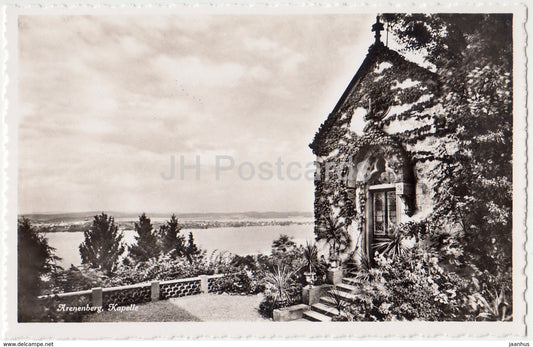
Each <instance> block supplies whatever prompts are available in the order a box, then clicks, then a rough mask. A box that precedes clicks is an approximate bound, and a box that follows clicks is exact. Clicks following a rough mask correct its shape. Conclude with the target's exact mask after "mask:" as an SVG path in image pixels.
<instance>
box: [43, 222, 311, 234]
mask: <svg viewBox="0 0 533 347" xmlns="http://www.w3.org/2000/svg"><path fill="white" fill-rule="evenodd" d="M91 223H92V222H90V221H84V222H83V223H76V224H70V223H68V222H64V224H61V225H55V224H54V223H38V225H37V231H38V232H40V233H61V232H72V233H75V232H83V231H85V230H87V229H89V228H90V226H91ZM162 224H163V223H162V222H153V223H152V225H153V228H154V230H157V229H159V227H160V226H161V225H162ZM312 224H313V221H311V220H309V221H287V220H284V221H276V220H268V221H250V220H246V221H243V220H241V221H237V220H235V221H212V220H210V221H185V222H180V225H181V226H182V230H199V229H200V230H202V229H220V228H245V227H261V226H289V225H312ZM117 225H118V227H119V229H120V230H133V229H134V228H135V221H133V220H132V221H126V222H118V223H117Z"/></svg>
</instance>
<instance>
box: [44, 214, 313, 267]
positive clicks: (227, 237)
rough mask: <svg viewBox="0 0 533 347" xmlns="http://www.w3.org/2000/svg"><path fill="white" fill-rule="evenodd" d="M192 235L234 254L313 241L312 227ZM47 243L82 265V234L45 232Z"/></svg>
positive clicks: (128, 238)
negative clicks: (289, 240)
mask: <svg viewBox="0 0 533 347" xmlns="http://www.w3.org/2000/svg"><path fill="white" fill-rule="evenodd" d="M189 231H190V232H192V233H193V235H194V240H195V242H196V244H197V245H198V246H200V247H201V248H203V249H205V250H207V252H208V254H209V253H211V252H212V251H215V250H218V251H228V252H231V253H234V254H239V255H246V254H252V253H265V254H269V253H270V250H271V247H272V241H274V240H275V239H277V238H278V237H279V236H280V235H281V234H286V235H288V236H291V237H293V241H294V242H296V243H297V244H305V242H306V241H309V242H311V241H313V240H314V237H315V235H314V232H313V224H293V225H283V226H279V225H273V226H251V227H240V228H235V227H233V228H212V229H184V230H182V231H181V234H182V235H185V236H186V237H188V235H189ZM134 235H135V231H134V230H125V231H124V241H125V243H126V244H131V243H133V242H134V241H135V239H134ZM45 236H46V238H47V239H48V244H49V245H50V246H51V247H54V248H55V249H56V255H57V256H59V257H61V258H62V261H60V262H59V265H61V266H63V267H64V268H68V267H69V266H70V264H73V265H76V266H77V265H80V264H81V257H80V252H79V245H80V243H82V242H83V240H84V238H83V232H56V233H45Z"/></svg>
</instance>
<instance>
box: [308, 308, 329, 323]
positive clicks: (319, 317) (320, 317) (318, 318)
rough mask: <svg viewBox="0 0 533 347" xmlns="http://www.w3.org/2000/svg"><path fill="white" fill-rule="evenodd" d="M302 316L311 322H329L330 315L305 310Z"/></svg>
mask: <svg viewBox="0 0 533 347" xmlns="http://www.w3.org/2000/svg"><path fill="white" fill-rule="evenodd" d="M303 316H304V318H306V319H307V320H310V321H313V322H331V317H330V316H326V315H325V314H322V313H319V312H317V311H312V310H309V311H305V312H304V315H303Z"/></svg>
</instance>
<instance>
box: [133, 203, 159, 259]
mask: <svg viewBox="0 0 533 347" xmlns="http://www.w3.org/2000/svg"><path fill="white" fill-rule="evenodd" d="M135 232H136V233H137V235H135V244H133V245H131V246H129V247H128V251H129V253H128V256H130V257H132V258H133V259H135V261H146V260H148V259H151V258H156V257H157V256H158V255H159V245H158V238H157V234H156V232H154V231H153V226H152V222H151V220H150V218H148V217H146V214H145V213H143V214H141V215H140V216H139V221H138V222H136V223H135Z"/></svg>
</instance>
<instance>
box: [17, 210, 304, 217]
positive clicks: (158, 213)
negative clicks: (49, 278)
mask: <svg viewBox="0 0 533 347" xmlns="http://www.w3.org/2000/svg"><path fill="white" fill-rule="evenodd" d="M102 213H105V214H107V215H111V214H123V215H134V214H139V215H140V214H143V213H144V214H146V216H148V217H150V215H163V214H164V215H167V214H168V216H172V215H173V214H174V215H176V216H177V217H178V216H183V215H236V214H313V213H314V212H313V211H236V212H212V211H211V212H153V211H152V212H146V211H141V212H128V211H97V210H95V211H71V212H61V211H51V212H28V213H19V214H18V216H28V215H61V214H64V215H75V214H85V215H90V214H96V215H98V214H102Z"/></svg>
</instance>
